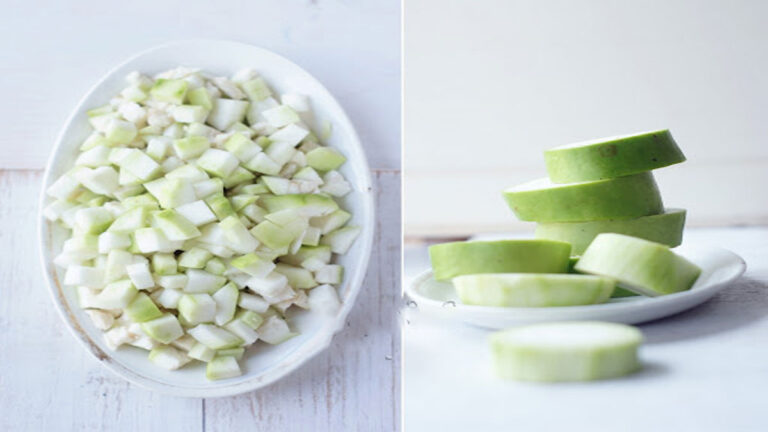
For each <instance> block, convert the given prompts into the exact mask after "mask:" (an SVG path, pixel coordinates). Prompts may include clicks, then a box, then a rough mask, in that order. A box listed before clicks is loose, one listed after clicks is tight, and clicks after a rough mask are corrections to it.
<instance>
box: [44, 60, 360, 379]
mask: <svg viewBox="0 0 768 432" xmlns="http://www.w3.org/2000/svg"><path fill="white" fill-rule="evenodd" d="M126 79H127V82H128V85H127V87H126V88H125V89H124V90H123V91H121V92H120V94H119V95H118V96H117V97H115V98H114V99H112V100H110V101H109V103H108V104H107V105H105V106H103V107H99V108H94V109H92V110H90V111H88V113H87V114H88V121H89V122H90V124H91V126H92V127H93V129H94V131H93V133H92V134H91V135H90V136H89V137H88V138H87V139H86V140H85V141H84V142H83V144H82V146H81V147H80V154H79V155H78V157H77V160H76V161H75V165H74V167H73V168H72V169H70V170H69V171H67V172H66V173H65V174H64V175H62V176H61V177H60V178H59V179H57V180H56V181H55V182H54V183H53V184H52V185H51V186H50V187H49V188H48V190H47V193H48V195H49V196H50V197H51V198H53V201H52V202H51V203H50V204H49V205H47V206H46V208H45V210H44V215H45V217H46V218H47V219H48V220H50V221H52V222H57V223H59V224H61V225H62V226H63V227H65V228H67V229H68V230H70V231H69V232H70V233H71V235H70V236H69V238H68V239H67V240H66V241H65V242H64V245H63V248H62V251H61V252H60V254H59V255H58V256H57V257H56V258H55V261H54V262H55V264H56V265H57V266H59V267H61V268H63V269H64V280H63V282H64V285H67V286H71V287H72V289H75V290H77V297H78V301H79V304H80V306H81V307H82V308H84V309H86V313H87V314H88V315H89V316H90V318H91V319H92V321H93V323H94V325H95V326H96V327H98V328H99V329H101V330H103V331H104V339H105V341H106V344H107V345H108V346H109V347H110V348H112V349H118V348H120V347H121V346H124V345H130V346H133V347H138V348H141V349H144V350H147V351H149V360H150V361H152V362H153V363H155V364H156V365H158V366H160V367H163V368H166V369H177V368H180V367H182V366H184V365H185V364H187V363H189V362H190V361H193V360H198V361H201V362H206V363H207V367H206V376H207V377H208V378H209V379H212V380H215V379H222V378H229V377H234V376H238V375H241V370H240V365H239V364H238V360H239V359H241V358H242V356H243V354H244V351H245V349H246V348H247V347H249V346H250V345H253V344H254V343H256V342H257V341H262V342H265V343H267V344H279V343H281V342H283V341H285V340H287V339H289V338H290V337H292V336H294V335H295V334H296V333H295V332H294V331H293V330H292V329H291V328H290V326H289V323H288V321H287V320H286V311H287V310H288V309H289V308H292V307H294V306H296V307H298V308H302V309H311V310H312V311H313V312H312V313H322V314H335V312H336V311H337V310H338V308H339V306H340V301H339V297H338V294H337V287H338V286H339V285H340V284H341V282H342V279H343V268H342V266H341V265H338V264H333V262H334V254H344V253H346V252H347V250H348V249H349V248H350V247H351V245H352V244H353V242H354V240H355V238H356V237H357V235H358V233H359V231H360V228H359V227H355V226H348V225H347V222H348V221H349V220H350V218H351V214H349V213H348V212H346V211H344V210H343V209H341V208H340V207H339V205H338V203H337V202H336V200H335V198H339V197H343V196H345V195H346V194H348V193H349V192H350V191H351V187H350V185H349V183H348V182H347V181H346V180H345V178H344V176H343V175H342V174H341V173H339V172H338V171H337V169H338V168H339V167H340V166H341V165H342V164H344V162H345V161H346V158H345V157H344V156H343V155H342V154H341V153H339V152H338V151H337V150H335V149H333V148H331V147H327V146H324V145H322V144H321V138H322V139H327V136H323V137H319V136H318V135H316V134H315V133H313V132H312V131H311V130H310V128H309V127H308V126H307V124H306V123H305V120H307V119H309V118H310V116H311V112H310V102H309V99H308V98H307V97H306V96H304V95H299V94H283V95H280V97H279V100H278V99H277V96H276V95H273V92H272V90H271V89H270V88H269V87H268V85H267V83H266V82H265V81H264V79H263V78H261V77H259V75H258V74H257V73H256V72H255V71H254V70H252V69H246V70H242V71H239V72H237V73H236V74H235V75H234V76H232V77H231V78H225V77H213V76H209V75H207V74H205V73H204V72H202V71H200V70H197V69H189V68H184V67H179V68H176V69H172V70H169V71H166V72H163V73H160V74H158V75H157V76H155V77H154V78H150V77H148V76H146V75H143V74H141V73H138V72H133V73H131V74H129V75H128V76H127V78H126ZM324 129H325V135H327V134H329V133H330V128H329V127H326V128H324Z"/></svg>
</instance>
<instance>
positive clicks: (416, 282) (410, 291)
mask: <svg viewBox="0 0 768 432" xmlns="http://www.w3.org/2000/svg"><path fill="white" fill-rule="evenodd" d="M714 249H715V250H718V251H722V252H726V253H728V254H730V255H731V256H732V257H733V258H735V259H736V260H737V261H738V263H739V264H738V265H739V269H738V270H737V271H736V272H735V273H734V275H733V276H731V277H730V278H729V279H728V280H726V281H723V282H720V283H717V284H713V285H711V286H708V287H706V288H702V289H700V290H696V291H684V292H681V293H675V294H669V295H666V296H664V298H667V299H674V298H680V297H679V296H682V295H686V294H688V295H690V294H689V293H690V292H695V293H696V295H697V296H703V297H704V298H708V297H710V296H712V295H714V294H716V293H717V292H718V291H720V290H721V289H723V287H724V286H726V285H728V284H729V283H731V282H733V281H735V280H737V279H738V278H739V277H741V276H742V275H743V274H744V272H745V271H746V269H747V263H746V262H745V261H744V258H742V257H741V256H739V255H738V254H736V253H734V252H733V251H730V250H728V249H724V248H719V247H718V248H714ZM431 276H432V270H431V269H427V270H424V271H422V272H421V273H419V274H418V275H417V276H416V277H414V278H413V280H412V281H411V283H409V284H408V286H407V287H406V289H405V293H406V294H407V295H408V297H409V298H410V299H411V300H413V301H415V302H416V304H417V306H418V305H419V302H420V301H423V302H425V304H426V305H427V306H428V307H434V308H437V307H438V306H440V305H438V303H439V301H438V300H434V299H431V298H429V297H427V296H425V295H423V294H422V293H421V292H420V291H419V287H420V286H421V285H422V284H423V283H424V282H425V281H426V280H427V279H428V278H429V277H431ZM652 301H654V298H653V297H647V298H643V299H639V300H633V301H617V302H611V303H601V304H595V305H582V306H559V307H547V308H520V307H508V308H505V307H496V306H476V305H464V304H457V305H456V307H457V308H461V309H463V310H465V311H466V312H468V313H473V314H488V315H496V316H497V315H507V314H511V313H515V312H518V313H524V314H536V313H537V312H541V313H542V314H544V313H547V312H551V311H553V310H554V311H557V310H562V311H566V310H567V311H572V312H580V311H585V310H590V309H595V308H599V309H602V310H605V309H606V306H609V307H610V308H611V309H612V310H616V311H622V310H624V309H629V308H633V307H637V306H638V303H648V302H652Z"/></svg>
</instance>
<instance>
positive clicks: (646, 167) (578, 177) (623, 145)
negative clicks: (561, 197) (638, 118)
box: [544, 129, 685, 183]
mask: <svg viewBox="0 0 768 432" xmlns="http://www.w3.org/2000/svg"><path fill="white" fill-rule="evenodd" d="M544 161H545V162H546V164H547V173H548V175H549V178H550V179H551V180H552V181H553V182H554V183H575V182H584V181H592V180H604V179H609V178H616V177H623V176H627V175H631V174H638V173H641V172H646V171H651V170H654V169H657V168H662V167H665V166H669V165H674V164H677V163H680V162H684V161H685V156H684V155H683V152H682V151H681V150H680V148H679V147H678V146H677V143H676V142H675V140H674V138H672V134H671V133H669V131H668V130H666V129H663V130H657V131H651V132H642V133H638V134H633V135H625V136H619V137H612V138H603V139H599V140H594V141H587V142H580V143H575V144H568V145H564V146H560V147H555V148H553V149H550V150H547V151H545V152H544Z"/></svg>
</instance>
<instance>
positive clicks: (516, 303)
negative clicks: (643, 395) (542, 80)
mask: <svg viewBox="0 0 768 432" xmlns="http://www.w3.org/2000/svg"><path fill="white" fill-rule="evenodd" d="M545 159H546V164H547V171H548V173H549V178H548V179H540V180H536V181H533V182H530V183H526V184H523V185H520V186H516V187H512V188H509V189H507V190H506V191H504V198H505V199H506V201H507V203H508V204H509V206H510V207H511V208H512V211H513V212H514V213H515V214H516V215H517V217H518V218H520V219H522V220H525V221H535V222H538V227H537V229H536V239H535V240H501V241H492V242H481V241H473V242H456V243H445V244H439V245H435V246H432V247H431V248H430V258H431V260H432V267H433V270H434V277H435V279H437V280H451V281H452V282H453V285H454V286H455V288H456V291H457V293H458V296H459V299H460V300H461V301H462V303H464V304H468V305H480V306H496V307H555V306H576V305H590V304H598V303H603V302H605V301H607V300H608V299H609V298H610V297H611V296H612V295H613V296H623V295H636V294H642V295H646V296H659V295H665V294H672V293H675V292H680V291H684V290H688V289H690V288H691V286H693V284H694V282H695V281H696V279H697V278H698V276H699V273H700V269H699V268H698V267H697V266H696V265H694V264H692V263H690V262H688V261H687V260H686V259H685V258H683V257H681V256H679V255H677V254H675V253H674V252H673V251H671V250H670V247H674V246H678V245H680V243H681V241H682V233H683V225H684V224H685V210H680V209H666V210H665V209H664V206H663V204H662V200H661V195H660V194H659V189H658V187H657V186H656V182H655V180H654V178H653V174H651V171H652V170H654V169H657V168H661V167H665V166H668V165H673V164H676V163H680V162H683V161H684V160H685V157H684V156H683V154H682V152H681V151H680V149H679V148H678V147H677V144H676V143H675V141H674V139H673V138H672V135H671V134H670V133H669V131H667V130H660V131H654V132H647V133H641V134H636V135H630V136H624V137H617V138H608V139H602V140H598V141H593V142H586V143H577V144H572V145H567V146H563V147H558V148H555V149H552V150H549V151H547V152H545ZM617 285H618V289H616V287H617ZM641 342H642V334H641V333H640V331H639V330H637V329H635V328H633V327H630V326H626V325H623V324H614V323H602V322H565V323H544V324H534V325H529V326H523V327H517V328H512V329H508V330H504V331H501V332H497V333H494V334H493V335H491V338H490V343H491V350H492V357H493V364H494V369H495V371H496V374H497V375H498V376H500V377H502V378H508V379H516V380H523V381H584V380H594V379H605V378H613V377H618V376H622V375H625V374H628V373H630V372H633V371H635V370H637V369H638V368H639V367H640V363H639V360H638V355H637V351H638V346H639V345H640V343H641Z"/></svg>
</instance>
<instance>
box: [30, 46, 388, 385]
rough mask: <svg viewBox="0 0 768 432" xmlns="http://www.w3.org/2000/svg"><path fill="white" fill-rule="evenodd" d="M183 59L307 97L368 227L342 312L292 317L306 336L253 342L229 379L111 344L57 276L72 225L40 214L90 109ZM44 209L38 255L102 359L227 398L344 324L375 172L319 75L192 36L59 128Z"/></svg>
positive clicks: (74, 323) (120, 369)
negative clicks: (327, 129) (341, 160)
mask: <svg viewBox="0 0 768 432" xmlns="http://www.w3.org/2000/svg"><path fill="white" fill-rule="evenodd" d="M177 66H189V67H197V68H201V69H203V70H204V71H205V72H208V73H212V74H218V75H224V76H230V75H231V74H232V73H234V72H236V71H237V70H239V69H242V68H245V67H251V68H254V69H256V70H257V71H259V73H260V74H261V76H263V77H264V78H265V80H266V81H267V83H269V84H270V86H271V87H272V88H273V89H274V90H276V91H277V92H279V93H285V92H295V93H299V94H304V95H307V96H309V98H310V101H311V103H312V108H313V112H314V115H315V119H314V120H315V122H314V123H315V124H310V126H312V127H313V128H315V130H320V128H319V126H321V125H323V124H325V123H324V122H326V121H327V122H330V124H332V126H333V133H332V134H331V137H330V139H328V140H327V144H329V145H331V146H333V147H335V148H337V149H339V150H340V151H341V152H342V153H344V155H346V157H347V159H348V162H347V163H346V164H344V166H342V168H341V172H342V173H343V174H344V176H345V177H346V178H347V179H349V181H350V183H351V184H352V187H353V191H352V192H351V193H350V194H349V195H347V196H346V197H344V199H342V200H341V201H340V204H341V206H342V207H343V208H345V209H347V210H348V211H349V212H350V213H352V214H353V217H352V220H351V222H350V224H352V225H358V226H360V227H362V232H361V234H360V236H359V238H358V239H357V241H356V242H355V244H354V245H353V246H352V248H351V249H350V251H349V252H348V253H347V254H346V255H344V256H343V257H341V258H340V259H338V260H337V262H338V263H339V264H342V265H344V268H345V278H344V279H345V280H344V284H343V285H342V286H341V287H340V288H339V296H340V297H341V299H342V301H343V307H342V308H341V310H340V311H339V312H338V314H336V315H335V316H329V317H325V316H318V314H312V313H309V312H305V313H302V312H299V313H294V314H292V316H290V317H289V322H290V323H291V326H292V327H293V328H296V329H298V330H299V331H300V332H301V334H300V335H299V336H297V337H294V338H292V339H290V340H289V341H287V342H284V343H282V344H280V345H277V346H264V345H263V344H259V345H260V346H256V347H252V348H251V349H249V350H248V351H247V352H246V355H245V357H244V359H243V361H242V362H241V366H242V369H243V372H244V373H243V375H242V376H240V377H237V378H231V379H226V380H221V381H208V380H206V378H205V367H204V365H203V364H202V363H199V362H196V364H191V365H188V366H185V367H184V368H182V369H181V370H178V371H166V370H163V369H160V368H158V367H156V366H154V365H153V364H152V363H150V362H149V361H148V360H147V352H146V351H143V350H141V349H138V348H133V347H123V348H120V349H119V350H117V351H111V350H109V349H108V348H107V347H106V345H105V344H104V342H103V338H102V332H101V331H100V330H98V329H96V328H95V327H94V326H93V325H92V324H91V322H90V320H89V319H88V317H87V316H86V315H85V314H84V312H83V310H82V309H80V307H78V305H77V299H76V296H75V290H74V289H72V288H71V287H63V286H62V285H61V284H60V283H59V281H60V280H61V277H62V276H63V272H61V269H59V268H56V267H55V266H54V265H53V258H54V257H55V256H56V255H57V254H58V253H59V251H60V250H61V246H62V244H63V241H64V240H65V239H66V231H65V230H64V229H63V228H61V227H60V226H58V225H56V224H51V223H49V222H48V221H47V220H46V219H45V218H44V217H43V216H42V208H43V207H44V206H45V205H46V204H47V203H48V202H49V200H48V199H47V197H46V196H45V190H46V189H47V188H48V186H49V185H50V184H51V183H52V182H53V181H55V180H56V179H57V178H58V177H59V176H60V175H61V174H63V173H64V172H65V171H67V170H69V169H70V168H71V167H72V165H73V163H74V160H75V158H76V156H77V153H78V152H77V149H78V147H79V146H80V144H81V143H82V141H83V140H84V139H85V138H86V137H87V136H88V134H89V133H90V126H89V124H88V121H87V117H86V113H85V111H86V110H87V109H90V108H95V107H98V106H101V105H104V104H106V103H107V102H108V101H109V99H110V98H111V97H113V96H114V95H116V94H117V93H118V92H119V91H120V90H121V89H122V88H124V87H125V86H126V83H125V81H124V77H125V75H126V74H128V73H129V72H131V71H134V70H137V71H140V72H143V73H147V74H155V73H158V72H161V71H163V70H167V69H171V68H174V67H177ZM40 209H41V214H40V215H39V216H38V224H39V231H38V234H39V242H40V243H39V244H40V257H41V260H42V263H43V268H44V270H45V271H44V272H45V275H46V280H47V285H48V290H49V291H50V294H51V297H52V299H53V301H54V303H55V305H56V308H57V309H58V310H59V312H60V314H61V316H62V318H63V320H64V322H65V323H66V324H67V327H69V329H70V330H71V331H72V333H73V334H74V335H75V337H76V338H77V339H78V340H79V341H80V342H81V343H82V345H83V346H84V347H85V348H86V349H87V350H88V351H90V352H91V353H92V354H93V355H94V356H95V357H96V358H97V359H98V360H100V361H101V363H102V364H103V365H105V366H106V367H107V368H109V369H110V370H112V371H113V372H115V373H117V374H118V375H120V376H122V377H123V378H125V379H127V380H128V381H131V382H133V383H136V384H139V385H141V386H144V387H147V388H150V389H153V390H157V391H160V392H163V393H169V394H174V395H178V396H189V397H217V396H228V395H234V394H239V393H244V392H248V391H251V390H255V389H258V388H261V387H264V386H266V385H268V384H271V383H273V382H275V381H277V380H278V379H280V378H282V377H284V376H285V375H287V374H289V373H290V372H292V371H293V370H295V369H296V368H298V367H299V366H301V365H302V364H303V363H304V362H306V361H307V360H308V359H310V358H311V357H313V356H314V355H315V354H317V353H319V352H320V351H322V350H324V349H325V348H327V347H328V346H329V345H330V343H331V338H332V337H333V335H334V334H335V333H336V332H337V331H339V330H341V329H342V328H343V327H344V320H345V317H346V316H347V314H348V313H349V311H350V309H351V308H352V305H353V303H354V301H355V297H356V296H357V293H358V291H359V290H360V286H361V284H362V281H363V277H364V276H365V271H366V267H367V266H368V260H369V255H370V251H371V244H372V241H373V233H374V208H373V192H372V190H371V178H370V170H369V168H368V163H367V162H366V159H365V153H364V152H363V148H362V146H361V145H360V140H359V139H358V137H357V133H356V132H355V129H354V127H353V126H352V123H351V122H350V121H349V118H348V117H347V115H346V113H345V112H344V110H343V109H342V108H341V106H340V105H339V103H338V102H337V101H336V100H335V99H334V98H333V96H332V95H331V94H330V93H329V92H328V90H326V89H325V87H323V85H322V84H320V83H319V82H318V81H317V80H316V79H315V78H314V77H312V76H311V75H310V74H309V73H308V72H306V71H305V70H303V69H302V68H301V67H299V66H297V65H296V64H294V63H292V62H290V61H289V60H287V59H285V58H283V57H281V56H279V55H277V54H274V53H272V52H270V51H267V50H264V49H262V48H258V47H255V46H251V45H247V44H242V43H237V42H228V41H214V40H192V41H181V42H173V43H169V44H166V45H161V46H158V47H155V48H152V49H149V50H148V51H144V52H142V53H140V54H138V55H136V56H135V57H132V58H131V59H129V60H127V61H125V62H124V63H123V64H121V65H119V66H117V67H116V68H115V69H113V70H112V71H110V72H109V73H108V74H107V75H106V76H105V77H104V78H103V79H102V80H101V81H100V82H99V83H98V84H96V85H95V86H94V87H93V88H92V89H91V91H89V92H88V94H87V95H86V96H85V97H84V98H83V99H82V100H81V101H80V103H79V104H78V105H77V107H75V109H74V111H73V112H72V114H71V115H70V117H69V119H68V120H67V123H66V125H65V126H64V129H63V130H62V132H61V134H60V135H59V137H58V140H57V141H56V144H55V145H54V147H53V150H52V153H51V157H50V159H49V161H48V167H47V169H46V173H45V179H44V180H43V189H42V192H41V197H40Z"/></svg>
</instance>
